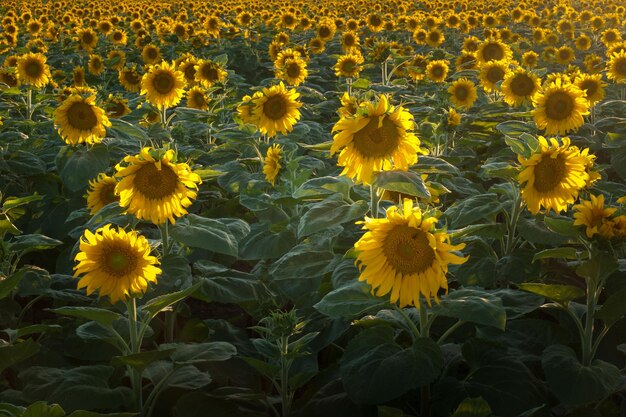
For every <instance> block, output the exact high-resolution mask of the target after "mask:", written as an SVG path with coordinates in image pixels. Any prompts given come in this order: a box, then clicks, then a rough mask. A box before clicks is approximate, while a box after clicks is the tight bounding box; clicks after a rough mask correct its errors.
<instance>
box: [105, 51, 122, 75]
mask: <svg viewBox="0 0 626 417" xmlns="http://www.w3.org/2000/svg"><path fill="white" fill-rule="evenodd" d="M107 58H108V62H107V65H108V66H109V68H110V69H112V70H115V71H119V70H121V69H122V68H124V64H125V63H126V53H125V52H124V51H120V50H112V51H109V53H108V54H107Z"/></svg>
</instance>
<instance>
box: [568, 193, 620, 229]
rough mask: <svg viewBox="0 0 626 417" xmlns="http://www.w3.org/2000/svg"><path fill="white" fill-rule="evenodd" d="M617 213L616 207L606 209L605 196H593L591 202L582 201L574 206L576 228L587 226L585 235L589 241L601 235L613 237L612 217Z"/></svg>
mask: <svg viewBox="0 0 626 417" xmlns="http://www.w3.org/2000/svg"><path fill="white" fill-rule="evenodd" d="M616 211H617V208H615V207H611V208H609V207H604V195H602V194H600V195H599V196H595V195H593V194H592V195H591V201H589V200H582V199H581V200H580V204H576V205H575V206H574V226H585V234H586V235H587V237H588V238H589V239H591V238H592V237H593V236H594V235H596V234H599V235H601V236H604V237H611V235H612V233H611V229H612V228H611V227H610V221H609V219H610V217H611V216H612V215H613V213H615V212H616Z"/></svg>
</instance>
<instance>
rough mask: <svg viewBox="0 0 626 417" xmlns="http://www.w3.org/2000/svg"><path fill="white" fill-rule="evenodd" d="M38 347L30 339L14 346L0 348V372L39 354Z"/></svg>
mask: <svg viewBox="0 0 626 417" xmlns="http://www.w3.org/2000/svg"><path fill="white" fill-rule="evenodd" d="M39 349H40V345H39V344H38V343H36V342H34V341H33V340H32V339H27V340H25V341H24V342H21V343H16V344H14V345H6V346H0V372H2V371H4V370H5V369H6V368H8V367H10V366H13V365H15V364H16V363H19V362H22V361H23V360H25V359H28V358H29V357H31V356H33V355H35V354H36V353H37V352H39Z"/></svg>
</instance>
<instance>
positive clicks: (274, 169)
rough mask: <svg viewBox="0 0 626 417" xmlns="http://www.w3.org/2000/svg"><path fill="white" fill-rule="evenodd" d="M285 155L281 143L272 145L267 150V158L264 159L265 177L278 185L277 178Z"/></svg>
mask: <svg viewBox="0 0 626 417" xmlns="http://www.w3.org/2000/svg"><path fill="white" fill-rule="evenodd" d="M282 155H283V149H282V147H280V146H279V145H272V146H270V147H269V149H268V150H267V154H266V155H265V160H264V161H263V174H265V179H266V180H267V182H269V183H270V184H272V185H276V178H278V173H279V172H280V169H281V168H282V165H281V164H280V160H281V158H282Z"/></svg>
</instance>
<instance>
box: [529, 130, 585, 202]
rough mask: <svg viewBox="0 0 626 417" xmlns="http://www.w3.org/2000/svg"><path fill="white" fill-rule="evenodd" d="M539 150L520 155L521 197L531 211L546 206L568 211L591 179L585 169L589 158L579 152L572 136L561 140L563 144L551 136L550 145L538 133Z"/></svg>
mask: <svg viewBox="0 0 626 417" xmlns="http://www.w3.org/2000/svg"><path fill="white" fill-rule="evenodd" d="M538 139H539V144H540V149H539V150H538V152H536V153H535V154H533V155H532V156H531V157H530V158H528V159H526V158H524V157H522V156H521V155H518V160H519V162H520V163H521V164H522V167H523V170H522V172H520V174H519V176H518V181H519V183H520V186H523V188H522V190H521V194H522V198H523V199H524V201H525V202H526V205H527V206H528V210H530V212H531V213H532V214H537V213H538V212H539V210H540V209H541V208H542V207H543V208H545V209H546V211H550V210H554V211H555V212H556V213H560V212H561V211H565V210H567V206H568V204H573V203H574V202H575V201H576V198H577V197H578V193H579V191H580V190H581V189H582V188H584V187H585V186H586V184H587V181H588V179H589V174H588V173H587V170H586V165H587V164H588V160H587V158H585V157H584V156H582V155H581V154H580V150H579V149H578V148H577V147H575V146H570V139H569V138H567V137H565V138H562V139H561V142H562V145H559V142H558V141H557V140H556V139H554V138H551V139H550V144H548V141H547V140H546V138H544V137H543V136H539V137H538Z"/></svg>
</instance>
